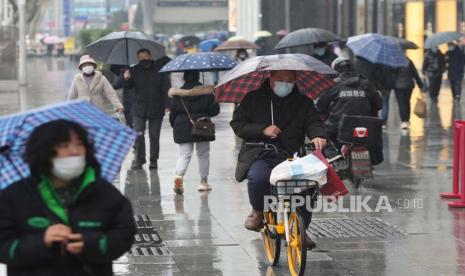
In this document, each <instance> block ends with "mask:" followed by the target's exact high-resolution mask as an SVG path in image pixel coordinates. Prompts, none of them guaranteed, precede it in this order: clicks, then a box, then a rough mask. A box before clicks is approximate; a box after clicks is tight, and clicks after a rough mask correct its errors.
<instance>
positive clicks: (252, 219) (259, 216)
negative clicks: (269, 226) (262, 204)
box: [244, 210, 263, 232]
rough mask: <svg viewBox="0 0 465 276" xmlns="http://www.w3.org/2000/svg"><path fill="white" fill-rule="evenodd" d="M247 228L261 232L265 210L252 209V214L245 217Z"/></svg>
mask: <svg viewBox="0 0 465 276" xmlns="http://www.w3.org/2000/svg"><path fill="white" fill-rule="evenodd" d="M244 226H245V229H247V230H250V231H255V232H260V229H261V228H262V226H263V212H262V211H257V210H252V212H251V213H250V215H249V216H248V217H247V218H246V219H245V223H244Z"/></svg>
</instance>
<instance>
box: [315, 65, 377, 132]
mask: <svg viewBox="0 0 465 276" xmlns="http://www.w3.org/2000/svg"><path fill="white" fill-rule="evenodd" d="M339 78H340V79H341V82H339V83H338V85H336V86H335V87H333V88H332V89H331V90H329V91H327V92H325V93H324V94H323V95H321V96H320V97H319V98H318V101H317V109H318V111H320V112H321V113H327V114H328V115H329V117H328V120H327V121H326V125H327V127H328V130H329V133H330V136H332V137H331V138H332V139H334V138H335V135H336V134H337V131H338V127H339V121H340V120H341V118H342V115H343V114H346V115H351V116H370V117H371V116H376V115H377V112H378V110H380V109H381V107H382V99H381V95H380V94H379V93H378V92H377V91H376V90H375V89H374V88H373V87H372V86H371V84H370V83H369V82H368V81H367V80H366V79H364V78H362V77H361V76H360V75H358V74H356V73H355V72H345V73H342V74H341V75H340V76H339Z"/></svg>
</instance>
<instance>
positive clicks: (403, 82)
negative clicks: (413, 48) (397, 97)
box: [395, 59, 423, 90]
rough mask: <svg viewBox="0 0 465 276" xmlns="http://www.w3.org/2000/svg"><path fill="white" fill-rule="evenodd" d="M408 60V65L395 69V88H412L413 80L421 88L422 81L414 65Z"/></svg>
mask: <svg viewBox="0 0 465 276" xmlns="http://www.w3.org/2000/svg"><path fill="white" fill-rule="evenodd" d="M408 61H409V64H408V67H401V68H399V69H397V79H396V86H395V88H396V89H409V90H412V89H413V88H415V82H414V80H415V81H416V82H417V84H418V87H419V88H420V89H423V82H422V81H421V78H420V75H418V71H417V68H415V65H414V64H413V62H412V61H411V60H410V59H408Z"/></svg>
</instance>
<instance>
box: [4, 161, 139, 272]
mask: <svg viewBox="0 0 465 276" xmlns="http://www.w3.org/2000/svg"><path fill="white" fill-rule="evenodd" d="M95 174H96V173H95V171H94V170H93V169H91V168H88V169H87V170H86V173H85V174H84V177H83V178H82V180H80V181H81V182H82V184H81V187H80V190H79V191H80V192H78V193H77V194H76V199H75V200H74V202H73V203H71V205H70V206H69V207H68V208H67V209H65V208H64V207H62V205H61V202H60V201H59V200H58V199H57V198H56V196H55V192H54V188H52V184H50V182H49V181H47V180H45V178H42V179H41V178H39V177H30V178H26V179H23V180H21V181H19V182H17V183H15V184H12V185H10V186H9V187H8V188H6V189H5V190H3V191H1V192H0V262H1V263H4V264H6V265H7V270H8V275H9V276H30V275H34V276H55V275H57V276H58V275H67V276H68V275H69V276H78V275H79V276H84V275H87V276H91V275H95V276H96V275H98V276H106V275H108V276H109V275H113V272H112V261H113V260H116V259H117V258H119V257H120V256H121V255H123V254H124V253H125V252H126V251H127V250H129V249H130V248H131V244H132V242H133V239H134V234H135V224H134V218H133V213H132V209H131V205H130V203H129V201H128V199H126V198H125V197H124V196H123V195H122V194H121V193H120V192H119V191H118V190H117V189H116V188H115V187H114V186H113V185H111V184H110V183H107V182H106V181H104V180H102V179H100V178H99V177H96V176H95ZM53 224H65V225H68V226H69V227H70V228H71V229H72V230H73V233H80V234H82V235H83V240H84V251H83V252H82V253H81V254H79V255H73V254H71V253H68V252H66V251H63V249H62V245H61V244H58V243H57V244H54V245H52V247H50V248H49V247H47V246H46V245H45V243H44V234H45V231H46V229H47V228H48V227H49V226H50V225H53ZM86 271H91V272H92V273H88V272H86Z"/></svg>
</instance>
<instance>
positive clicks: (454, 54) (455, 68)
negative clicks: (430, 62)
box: [446, 42, 465, 102]
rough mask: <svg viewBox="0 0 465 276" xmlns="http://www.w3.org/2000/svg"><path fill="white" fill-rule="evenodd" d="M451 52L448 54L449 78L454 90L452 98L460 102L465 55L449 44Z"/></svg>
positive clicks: (453, 44) (455, 46)
mask: <svg viewBox="0 0 465 276" xmlns="http://www.w3.org/2000/svg"><path fill="white" fill-rule="evenodd" d="M448 46H449V50H448V51H447V54H446V60H447V77H448V79H449V82H450V87H451V88H452V96H453V97H454V99H455V101H457V102H459V101H460V96H461V94H462V81H463V73H464V66H465V54H464V53H463V51H462V50H461V49H460V48H459V47H458V46H457V45H456V44H455V43H453V42H451V43H449V44H448Z"/></svg>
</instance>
